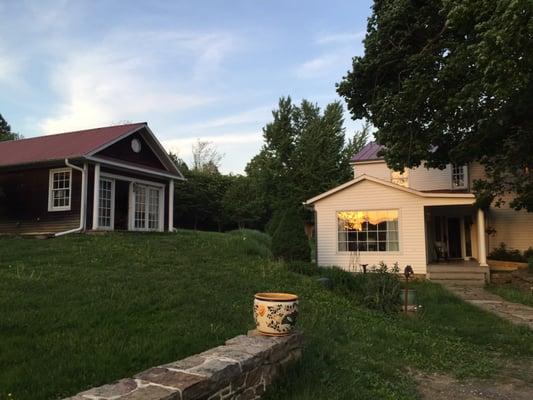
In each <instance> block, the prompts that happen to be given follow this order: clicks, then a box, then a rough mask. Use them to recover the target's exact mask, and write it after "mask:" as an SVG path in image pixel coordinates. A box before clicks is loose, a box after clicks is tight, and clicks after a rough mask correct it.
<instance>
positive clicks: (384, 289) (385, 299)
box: [363, 262, 402, 313]
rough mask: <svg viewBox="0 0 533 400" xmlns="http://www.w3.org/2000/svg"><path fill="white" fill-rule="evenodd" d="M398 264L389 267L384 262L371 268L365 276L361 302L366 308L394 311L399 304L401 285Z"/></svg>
mask: <svg viewBox="0 0 533 400" xmlns="http://www.w3.org/2000/svg"><path fill="white" fill-rule="evenodd" d="M398 272H399V269H398V264H397V263H395V264H394V266H393V267H392V268H391V269H389V268H388V267H387V265H386V264H385V263H384V262H380V263H379V265H378V266H377V267H376V266H373V267H372V268H371V273H368V274H365V275H363V276H364V277H366V282H365V285H364V286H363V288H364V295H363V303H364V305H365V306H367V307H368V308H372V309H375V310H380V311H383V312H387V313H390V312H395V311H398V308H399V306H400V304H401V297H400V294H401V290H402V285H401V282H400V278H399V276H398Z"/></svg>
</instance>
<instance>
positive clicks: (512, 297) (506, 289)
mask: <svg viewBox="0 0 533 400" xmlns="http://www.w3.org/2000/svg"><path fill="white" fill-rule="evenodd" d="M487 289H488V290H490V291H491V292H492V293H494V294H497V295H498V296H501V297H502V298H504V299H505V300H507V301H511V302H513V303H522V304H525V305H526V306H531V307H533V292H532V293H527V292H523V291H521V290H519V289H517V288H515V287H512V286H503V285H501V286H487Z"/></svg>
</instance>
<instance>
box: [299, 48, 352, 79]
mask: <svg viewBox="0 0 533 400" xmlns="http://www.w3.org/2000/svg"><path fill="white" fill-rule="evenodd" d="M347 57H348V60H349V59H350V58H349V56H347ZM345 64H346V57H345V56H344V52H343V54H339V53H328V54H323V55H321V56H319V57H316V58H313V59H312V60H309V61H307V62H305V63H303V64H302V65H300V66H299V67H298V68H297V70H296V76H297V77H298V78H318V77H321V76H325V75H327V74H329V73H330V72H331V70H332V69H337V68H338V66H339V65H345Z"/></svg>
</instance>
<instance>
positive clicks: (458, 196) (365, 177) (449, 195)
mask: <svg viewBox="0 0 533 400" xmlns="http://www.w3.org/2000/svg"><path fill="white" fill-rule="evenodd" d="M364 180H367V181H371V182H375V183H378V184H380V185H383V186H388V187H390V188H392V189H396V190H401V191H404V192H407V193H411V194H414V195H417V196H420V197H428V198H452V199H465V200H471V201H472V202H471V203H472V204H473V202H474V199H475V196H474V195H473V194H472V193H427V192H420V191H418V190H414V189H411V188H407V187H404V186H400V185H396V184H394V183H391V182H387V181H384V180H381V179H378V178H374V177H373V176H369V175H360V176H359V177H357V178H355V179H352V180H351V181H348V182H346V183H343V184H342V185H340V186H337V187H336V188H333V189H331V190H328V191H327V192H324V193H322V194H319V195H318V196H315V197H312V198H310V199H309V200H307V201H305V202H304V203H303V204H304V205H311V204H313V203H316V202H317V201H319V200H322V199H323V198H325V197H328V196H331V195H332V194H334V193H337V192H340V191H341V190H344V189H346V188H348V187H350V186H352V185H355V184H357V183H359V182H361V181H364ZM471 203H469V204H471Z"/></svg>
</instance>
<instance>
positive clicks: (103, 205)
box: [98, 178, 115, 229]
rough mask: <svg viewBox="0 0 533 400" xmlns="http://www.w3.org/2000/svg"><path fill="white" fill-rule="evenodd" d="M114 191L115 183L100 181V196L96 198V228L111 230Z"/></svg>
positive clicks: (105, 180) (104, 179)
mask: <svg viewBox="0 0 533 400" xmlns="http://www.w3.org/2000/svg"><path fill="white" fill-rule="evenodd" d="M114 189H115V182H114V181H113V180H112V179H107V178H102V179H100V194H99V198H98V227H100V228H109V229H112V228H113V219H114V210H113V208H114V205H113V199H114V193H113V192H114Z"/></svg>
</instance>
